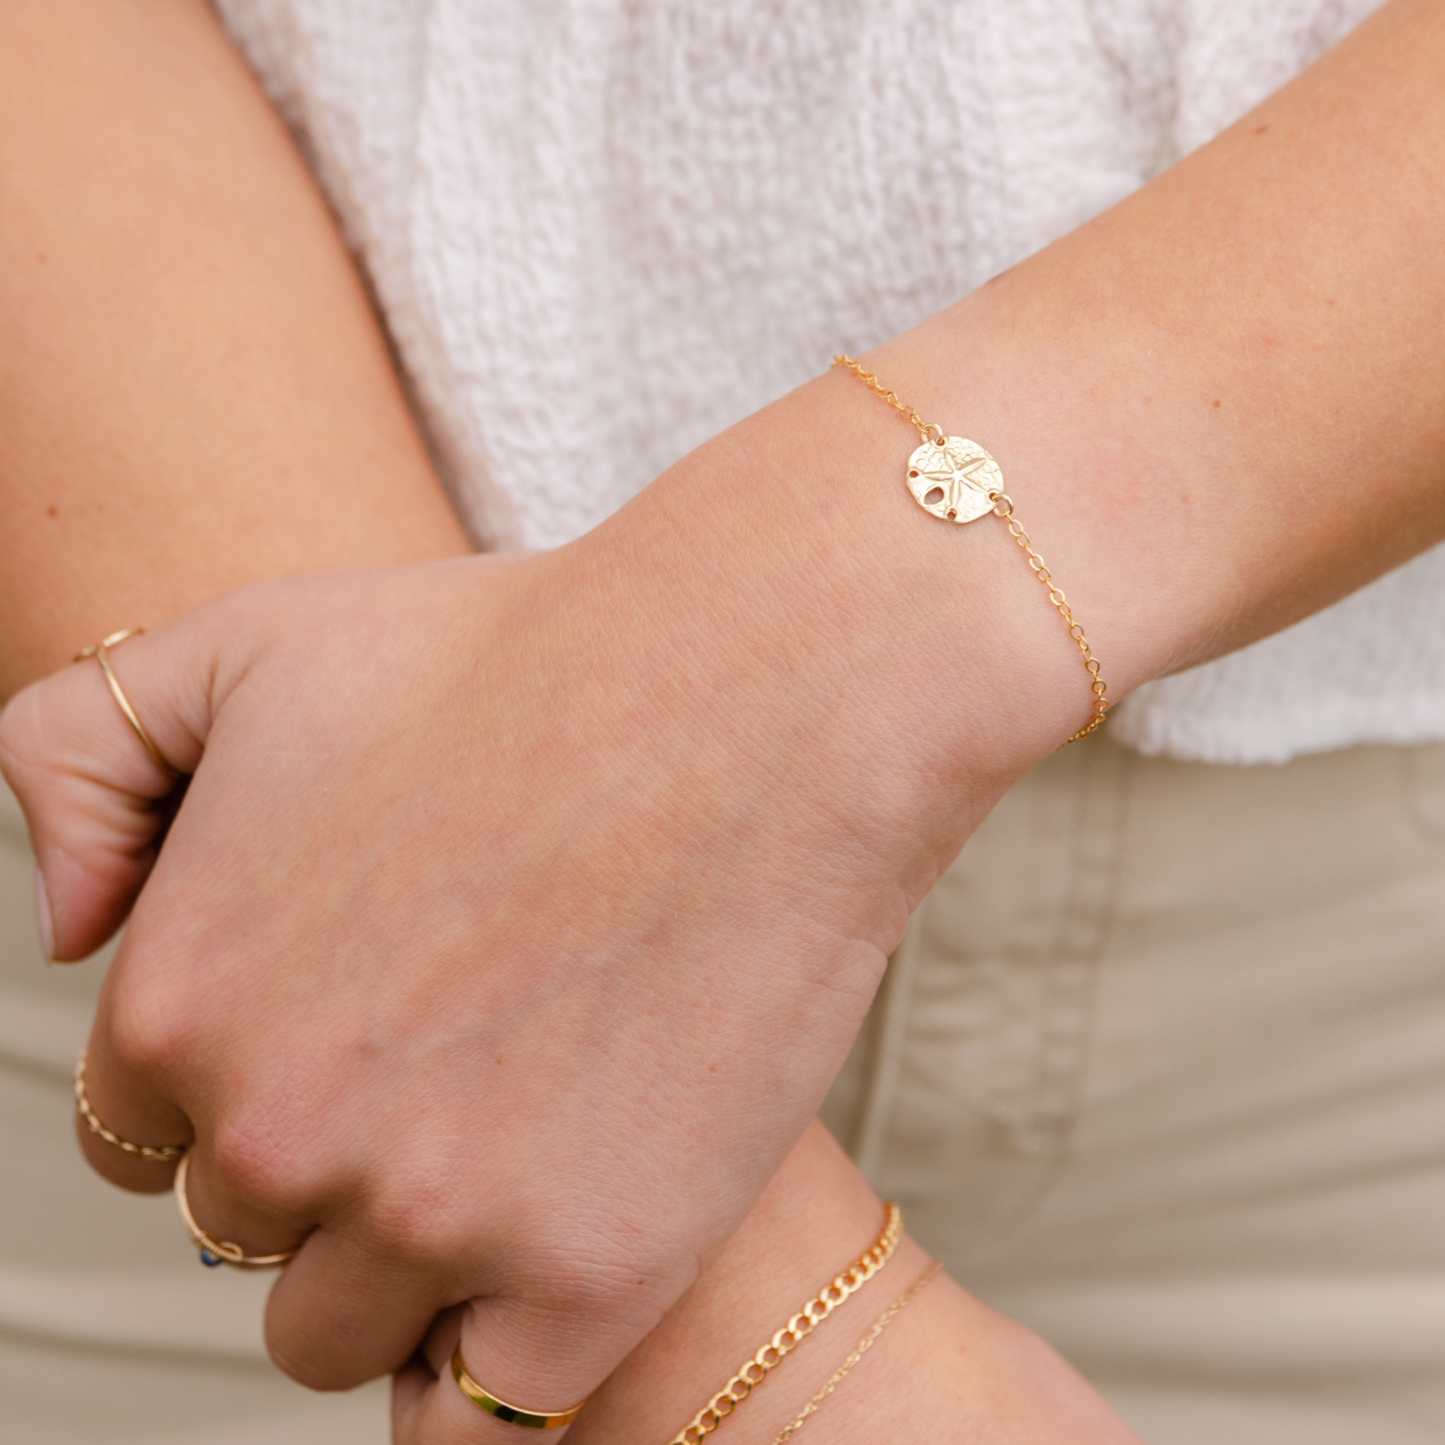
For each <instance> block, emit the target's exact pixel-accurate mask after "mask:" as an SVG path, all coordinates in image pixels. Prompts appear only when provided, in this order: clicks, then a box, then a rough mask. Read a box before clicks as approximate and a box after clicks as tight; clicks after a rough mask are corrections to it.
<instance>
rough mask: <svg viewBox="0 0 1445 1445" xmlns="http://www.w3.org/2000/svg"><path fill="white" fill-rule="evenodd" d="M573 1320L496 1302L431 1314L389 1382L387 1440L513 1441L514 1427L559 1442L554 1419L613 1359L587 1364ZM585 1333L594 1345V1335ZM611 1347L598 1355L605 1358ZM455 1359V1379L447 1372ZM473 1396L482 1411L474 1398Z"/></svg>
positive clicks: (459, 1444)
mask: <svg viewBox="0 0 1445 1445" xmlns="http://www.w3.org/2000/svg"><path fill="white" fill-rule="evenodd" d="M578 1323H580V1321H572V1322H570V1323H568V1322H562V1321H552V1322H549V1321H547V1320H546V1318H545V1317H538V1316H535V1315H533V1314H532V1313H531V1311H529V1310H527V1309H525V1308H523V1307H521V1306H518V1305H516V1304H513V1303H510V1302H507V1301H502V1300H473V1301H471V1303H470V1304H469V1305H467V1306H466V1307H465V1308H464V1309H453V1310H449V1311H446V1312H445V1313H444V1314H442V1315H440V1316H438V1318H437V1321H436V1323H435V1325H434V1326H433V1327H432V1329H431V1330H430V1331H429V1333H428V1335H427V1338H426V1341H425V1343H424V1344H423V1346H422V1349H421V1350H420V1351H419V1352H418V1354H417V1356H416V1357H415V1358H414V1359H412V1360H411V1361H409V1362H408V1363H407V1365H406V1366H405V1367H404V1368H403V1369H402V1370H400V1371H398V1373H397V1375H396V1378H395V1381H394V1383H393V1387H392V1438H393V1441H394V1445H491V1442H493V1441H496V1442H498V1445H501V1442H505V1441H509V1440H513V1441H514V1440H515V1439H516V1430H517V1428H518V1425H519V1424H527V1425H531V1426H533V1428H543V1429H551V1430H554V1431H555V1433H554V1434H553V1435H551V1436H550V1437H549V1438H551V1439H554V1440H560V1439H561V1438H562V1437H563V1435H564V1434H565V1433H566V1430H567V1428H568V1425H567V1424H565V1423H559V1422H558V1420H557V1417H558V1416H563V1417H564V1418H565V1416H566V1415H568V1414H570V1413H571V1412H572V1411H573V1410H574V1409H575V1407H576V1406H577V1405H579V1404H580V1403H583V1402H584V1401H585V1399H586V1395H587V1393H588V1392H589V1391H590V1390H592V1389H595V1388H596V1386H597V1385H599V1384H600V1383H601V1381H602V1379H603V1378H605V1376H606V1374H607V1373H609V1372H610V1369H611V1368H612V1367H613V1366H614V1365H615V1363H616V1362H615V1361H611V1363H610V1364H609V1365H608V1366H607V1367H605V1368H603V1373H602V1374H600V1375H599V1374H596V1373H595V1372H596V1370H597V1369H598V1368H601V1367H600V1366H599V1365H598V1364H596V1363H593V1364H590V1365H589V1363H588V1360H587V1357H588V1355H590V1353H591V1351H590V1350H588V1349H587V1348H586V1345H585V1344H584V1343H583V1342H582V1340H581V1338H580V1334H579V1331H578V1330H577V1328H576V1326H577V1324H578ZM586 1333H589V1334H592V1335H593V1342H594V1343H596V1342H597V1339H596V1333H593V1332H591V1331H587V1332H586ZM598 1333H601V1334H604V1335H607V1334H610V1333H611V1332H610V1331H606V1330H603V1331H601V1332H598ZM615 1348H616V1344H615V1343H614V1344H613V1345H612V1347H611V1348H610V1349H607V1350H605V1351H604V1352H603V1353H604V1354H606V1355H608V1356H610V1355H611V1353H612V1352H613V1350H615ZM457 1360H460V1363H461V1366H462V1368H463V1370H464V1371H465V1381H464V1382H463V1383H459V1382H458V1379H457V1377H456V1374H455V1364H454V1362H455V1361H457ZM479 1361H480V1362H484V1363H478V1362H479ZM583 1371H589V1372H590V1373H589V1374H588V1375H586V1376H584V1374H583ZM584 1378H586V1379H587V1383H585V1384H584V1383H583V1380H584ZM549 1391H550V1393H548V1392H549ZM569 1391H570V1392H569ZM477 1395H480V1396H481V1397H482V1399H484V1400H486V1401H488V1402H489V1405H490V1408H488V1406H484V1405H482V1404H479V1403H477V1400H476V1396H477ZM494 1409H495V1410H496V1411H497V1413H492V1410H494ZM511 1410H517V1411H521V1412H524V1413H523V1416H522V1419H521V1420H520V1421H519V1420H517V1419H514V1418H511V1417H510V1413H509V1412H510V1411H511ZM529 1417H530V1418H529ZM538 1417H542V1418H540V1419H539V1418H538ZM546 1417H551V1419H550V1420H549V1419H547V1418H546Z"/></svg>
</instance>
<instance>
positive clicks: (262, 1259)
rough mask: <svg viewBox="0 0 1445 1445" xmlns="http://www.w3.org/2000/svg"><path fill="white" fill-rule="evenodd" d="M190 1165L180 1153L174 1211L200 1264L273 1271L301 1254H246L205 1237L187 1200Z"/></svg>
mask: <svg viewBox="0 0 1445 1445" xmlns="http://www.w3.org/2000/svg"><path fill="white" fill-rule="evenodd" d="M190 1166H191V1156H190V1154H189V1153H186V1154H183V1155H182V1156H181V1162H180V1163H179V1164H178V1165H177V1166H176V1208H177V1209H179V1210H180V1211H181V1222H182V1223H183V1224H184V1225H185V1226H186V1233H187V1234H189V1235H190V1237H191V1243H192V1244H194V1245H195V1246H196V1248H197V1249H198V1250H199V1251H200V1254H201V1263H202V1264H203V1265H205V1266H206V1268H207V1269H215V1268H217V1266H219V1265H223V1264H229V1265H230V1266H231V1268H232V1269H276V1268H277V1267H278V1266H280V1265H283V1264H286V1263H288V1262H289V1261H290V1260H293V1259H295V1258H296V1256H297V1255H298V1254H299V1253H300V1252H301V1251H300V1250H299V1249H288V1250H285V1251H283V1252H282V1253H281V1254H247V1253H245V1251H243V1250H242V1248H241V1246H240V1245H239V1244H231V1243H230V1242H229V1241H228V1240H224V1239H217V1238H216V1236H215V1235H214V1234H207V1233H206V1231H205V1230H204V1229H202V1228H201V1226H200V1225H199V1224H197V1223H196V1216H195V1215H194V1214H192V1213H191V1204H190V1200H188V1199H187V1198H186V1174H187V1172H188V1171H189V1169H190Z"/></svg>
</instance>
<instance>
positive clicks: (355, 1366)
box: [266, 1229, 445, 1390]
mask: <svg viewBox="0 0 1445 1445" xmlns="http://www.w3.org/2000/svg"><path fill="white" fill-rule="evenodd" d="M444 1302H445V1301H444V1300H441V1299H439V1297H438V1289H437V1286H436V1285H435V1284H434V1283H433V1281H432V1280H431V1279H430V1277H429V1276H427V1275H425V1274H423V1273H421V1272H420V1271H415V1270H413V1269H412V1268H410V1267H409V1265H408V1263H407V1262H406V1261H405V1260H404V1259H403V1258H402V1257H401V1256H400V1255H393V1256H391V1257H388V1256H387V1254H386V1253H385V1252H380V1251H376V1250H363V1249H362V1248H360V1247H359V1246H358V1244H357V1242H356V1240H355V1238H354V1237H352V1236H350V1235H348V1234H346V1233H344V1232H342V1231H341V1230H332V1229H319V1230H317V1231H316V1232H315V1233H314V1234H312V1235H311V1236H310V1237H309V1238H308V1239H307V1241H306V1244H305V1246H304V1247H303V1248H302V1251H301V1253H300V1254H299V1255H298V1256H297V1257H296V1259H294V1260H293V1261H292V1262H291V1263H290V1264H289V1265H287V1266H286V1270H285V1272H284V1274H283V1275H282V1276H281V1277H280V1278H279V1279H278V1280H277V1281H276V1284H275V1286H274V1288H273V1289H272V1291H271V1297H270V1299H269V1300H268V1301H267V1304H266V1348H267V1350H268V1351H269V1353H270V1355H271V1358H272V1360H274V1361H275V1363H276V1365H277V1367H278V1368H279V1369H281V1370H284V1371H285V1372H286V1374H288V1375H290V1376H291V1378H292V1379H293V1380H298V1381H299V1382H300V1383H301V1384H303V1385H306V1386H308V1387H309V1388H311V1389H313V1390H349V1389H351V1388H353V1387H354V1386H356V1385H360V1384H363V1383H365V1382H366V1381H367V1380H374V1379H376V1378H377V1377H378V1376H379V1375H388V1374H392V1373H394V1372H395V1371H397V1370H398V1369H400V1368H401V1367H402V1366H403V1364H404V1363H405V1362H406V1360H407V1359H408V1358H409V1357H410V1356H411V1354H412V1352H413V1351H414V1350H415V1349H416V1347H417V1342H418V1341H419V1340H420V1339H421V1338H422V1336H423V1335H424V1334H425V1333H426V1330H427V1327H428V1325H429V1324H430V1323H431V1321H432V1319H433V1318H434V1316H435V1315H436V1312H437V1309H438V1308H439V1305H440V1304H441V1303H444Z"/></svg>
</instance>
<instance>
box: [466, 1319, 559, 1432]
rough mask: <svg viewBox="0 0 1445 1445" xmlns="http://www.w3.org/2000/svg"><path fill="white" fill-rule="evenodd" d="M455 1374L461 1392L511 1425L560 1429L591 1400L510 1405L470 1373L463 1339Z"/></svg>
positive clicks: (530, 1428) (537, 1428)
mask: <svg viewBox="0 0 1445 1445" xmlns="http://www.w3.org/2000/svg"><path fill="white" fill-rule="evenodd" d="M452 1378H453V1379H454V1380H455V1381H456V1382H457V1384H458V1385H459V1386H460V1387H461V1392H462V1394H464V1395H465V1396H466V1397H467V1399H469V1400H470V1401H471V1402H472V1404H474V1405H480V1406H481V1408H482V1409H483V1410H485V1411H486V1412H487V1414H489V1415H495V1416H496V1417H497V1419H499V1420H505V1421H506V1422H507V1423H508V1424H509V1425H521V1426H523V1427H524V1428H525V1429H528V1430H560V1429H561V1428H562V1426H564V1425H570V1424H571V1423H572V1422H573V1421H574V1420H575V1419H576V1418H577V1415H578V1412H579V1411H580V1410H581V1409H582V1406H583V1405H585V1404H586V1403H587V1401H586V1400H580V1401H578V1403H577V1404H575V1405H573V1406H572V1408H571V1409H570V1410H523V1409H520V1408H519V1407H518V1406H516V1405H509V1404H507V1402H506V1401H505V1400H499V1399H497V1397H496V1396H495V1395H494V1394H492V1393H491V1391H489V1390H484V1389H482V1387H481V1386H480V1385H479V1384H477V1382H476V1381H475V1380H474V1379H472V1377H471V1376H470V1375H469V1374H468V1373H467V1367H466V1366H465V1365H464V1364H462V1347H461V1343H460V1341H458V1343H457V1348H456V1353H455V1354H453V1355H452Z"/></svg>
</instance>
